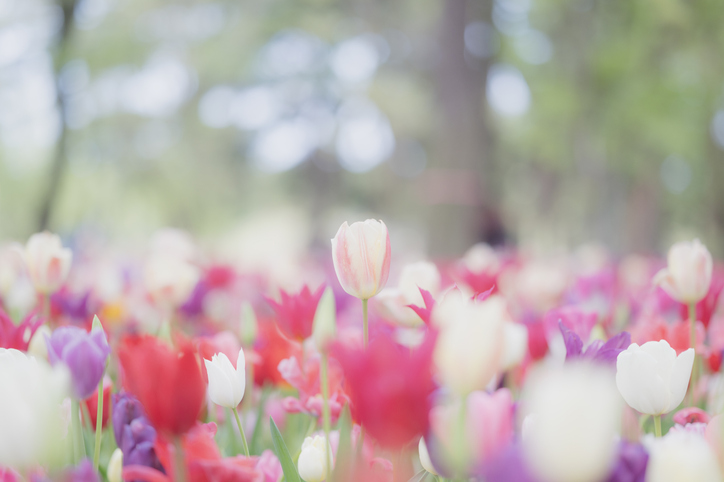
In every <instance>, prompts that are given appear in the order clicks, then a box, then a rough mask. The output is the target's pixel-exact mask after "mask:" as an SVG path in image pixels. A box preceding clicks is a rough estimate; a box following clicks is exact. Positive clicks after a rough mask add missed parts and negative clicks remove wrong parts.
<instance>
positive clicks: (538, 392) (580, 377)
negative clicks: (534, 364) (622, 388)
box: [522, 363, 621, 482]
mask: <svg viewBox="0 0 724 482" xmlns="http://www.w3.org/2000/svg"><path fill="white" fill-rule="evenodd" d="M536 375H537V376H533V378H531V379H529V380H528V382H527V384H526V386H525V387H524V389H523V390H524V392H523V396H522V402H523V404H522V414H523V415H525V414H534V418H533V419H532V420H531V422H532V424H530V423H529V424H528V427H527V430H526V434H525V436H524V437H523V445H524V451H525V455H526V459H527V460H528V462H529V464H530V467H531V469H532V470H533V472H534V473H535V474H536V475H537V476H538V477H539V478H540V479H541V480H543V481H546V482H595V481H600V480H603V479H604V477H605V476H606V474H607V472H608V471H609V470H610V468H611V463H612V462H613V460H614V457H615V455H616V436H617V433H616V431H617V429H616V427H618V426H619V425H620V423H621V406H620V402H619V396H618V394H617V393H616V387H615V386H614V383H613V380H611V374H610V372H609V371H608V370H607V369H605V368H603V367H598V366H596V365H592V364H588V363H586V364H583V363H578V364H566V365H563V366H562V367H559V368H557V369H548V370H545V371H542V372H539V373H537V374H536Z"/></svg>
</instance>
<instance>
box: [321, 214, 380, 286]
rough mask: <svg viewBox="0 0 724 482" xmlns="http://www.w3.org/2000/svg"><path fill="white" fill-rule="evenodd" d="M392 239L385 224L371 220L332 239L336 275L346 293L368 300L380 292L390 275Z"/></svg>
mask: <svg viewBox="0 0 724 482" xmlns="http://www.w3.org/2000/svg"><path fill="white" fill-rule="evenodd" d="M390 258H391V255H390V235H389V233H388V232H387V226H385V223H383V222H382V221H376V220H374V219H368V220H367V221H365V222H357V223H354V224H352V226H349V225H348V224H347V222H345V223H344V224H342V226H340V228H339V231H337V235H336V236H335V237H334V239H332V260H333V261H334V271H335V272H336V273H337V278H338V279H339V282H340V284H341V285H342V288H344V290H345V291H346V292H347V293H349V294H351V295H352V296H356V297H357V298H359V299H362V300H367V299H370V298H372V297H373V296H374V295H376V294H377V293H379V292H380V290H381V289H382V288H384V287H385V284H386V283H387V277H388V276H389V274H390Z"/></svg>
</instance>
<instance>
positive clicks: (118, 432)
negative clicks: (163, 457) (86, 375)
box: [113, 393, 164, 472]
mask: <svg viewBox="0 0 724 482" xmlns="http://www.w3.org/2000/svg"><path fill="white" fill-rule="evenodd" d="M113 433H114V435H115V437H116V444H117V445H118V447H119V448H120V449H121V451H122V452H123V465H124V466H127V465H143V466H146V467H152V468H154V469H157V470H159V471H161V472H163V471H164V470H163V466H162V465H161V462H160V461H159V460H158V457H157V456H156V451H155V450H154V448H153V446H154V443H155V442H156V430H155V429H154V428H153V426H152V425H151V423H150V422H149V421H148V419H147V418H146V414H145V413H144V411H143V406H142V405H141V402H139V401H138V400H136V399H135V398H134V397H133V396H132V395H130V394H128V393H120V394H114V395H113Z"/></svg>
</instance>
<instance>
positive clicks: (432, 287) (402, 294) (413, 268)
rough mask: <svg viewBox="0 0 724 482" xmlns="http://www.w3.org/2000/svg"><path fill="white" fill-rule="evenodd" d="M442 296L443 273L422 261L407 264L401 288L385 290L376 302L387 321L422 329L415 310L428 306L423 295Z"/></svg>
mask: <svg viewBox="0 0 724 482" xmlns="http://www.w3.org/2000/svg"><path fill="white" fill-rule="evenodd" d="M439 292H440V272H439V271H438V269H437V267H436V266H435V264H434V263H431V262H429V261H418V262H416V263H409V264H406V265H405V267H404V268H402V272H401V273H400V279H399V281H398V283H397V287H394V288H391V287H388V288H385V289H384V290H382V291H381V292H380V293H379V295H378V296H377V297H376V298H375V299H376V300H377V301H378V307H379V308H380V311H381V312H382V315H383V316H384V317H385V318H387V319H389V320H390V321H394V322H396V323H399V324H401V325H404V326H418V325H420V324H421V323H420V318H421V316H419V313H417V310H415V309H414V308H412V306H416V307H422V306H425V305H426V299H425V295H423V293H427V295H428V296H429V297H430V298H434V297H435V296H437V295H438V293H439ZM423 321H424V320H423Z"/></svg>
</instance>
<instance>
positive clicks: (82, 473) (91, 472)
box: [62, 459, 101, 482]
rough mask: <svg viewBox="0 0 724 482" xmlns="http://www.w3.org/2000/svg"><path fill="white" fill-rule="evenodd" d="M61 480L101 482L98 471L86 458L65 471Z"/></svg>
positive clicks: (65, 481) (66, 481) (69, 481)
mask: <svg viewBox="0 0 724 482" xmlns="http://www.w3.org/2000/svg"><path fill="white" fill-rule="evenodd" d="M62 480H63V482H101V479H100V477H99V476H98V472H96V471H95V469H94V468H93V464H92V463H91V461H90V460H88V459H83V460H82V461H81V463H79V464H78V466H77V467H73V468H72V469H70V470H68V471H66V472H65V474H64V475H63V478H62Z"/></svg>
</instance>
